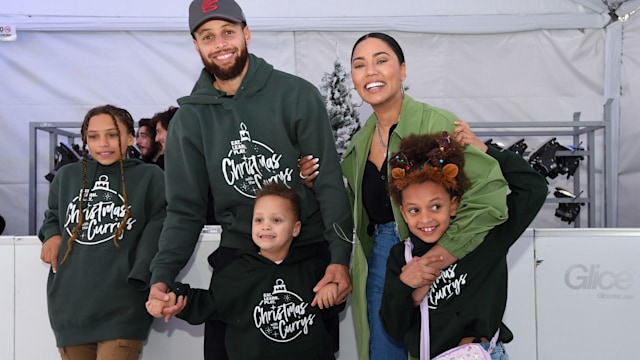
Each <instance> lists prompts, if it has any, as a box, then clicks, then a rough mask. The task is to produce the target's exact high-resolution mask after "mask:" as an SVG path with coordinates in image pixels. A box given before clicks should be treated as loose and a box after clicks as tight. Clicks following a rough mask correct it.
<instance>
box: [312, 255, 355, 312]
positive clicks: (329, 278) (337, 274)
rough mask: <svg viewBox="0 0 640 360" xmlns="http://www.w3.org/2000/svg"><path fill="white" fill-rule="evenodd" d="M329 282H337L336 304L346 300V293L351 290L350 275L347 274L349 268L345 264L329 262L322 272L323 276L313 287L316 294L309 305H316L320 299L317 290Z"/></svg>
mask: <svg viewBox="0 0 640 360" xmlns="http://www.w3.org/2000/svg"><path fill="white" fill-rule="evenodd" d="M329 283H337V284H338V296H337V301H336V304H342V303H343V302H345V301H346V300H347V295H349V293H350V292H351V289H352V286H351V277H350V276H349V268H348V267H347V266H346V265H340V264H329V266H327V270H326V271H325V273H324V277H323V278H322V279H320V281H319V282H318V284H316V286H315V287H314V288H313V292H315V293H316V296H315V297H314V298H313V301H312V302H311V306H316V305H317V304H318V302H319V301H321V299H319V298H318V292H319V291H320V289H322V288H323V287H324V286H325V285H327V284H329Z"/></svg>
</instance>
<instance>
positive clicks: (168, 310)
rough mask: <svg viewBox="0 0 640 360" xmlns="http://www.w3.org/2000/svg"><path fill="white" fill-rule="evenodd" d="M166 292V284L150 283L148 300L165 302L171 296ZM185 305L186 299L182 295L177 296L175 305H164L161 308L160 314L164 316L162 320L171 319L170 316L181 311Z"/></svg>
mask: <svg viewBox="0 0 640 360" xmlns="http://www.w3.org/2000/svg"><path fill="white" fill-rule="evenodd" d="M168 292H169V287H168V286H167V284H165V283H162V282H158V283H155V284H153V285H151V288H150V289H149V299H148V300H149V301H151V300H158V301H162V302H167V301H169V300H171V297H170V295H169V294H168ZM186 305H187V299H186V298H185V297H184V296H178V299H177V301H176V303H175V305H173V306H166V307H164V308H163V309H162V312H161V315H162V316H164V322H169V319H171V317H172V316H174V315H176V314H178V313H180V311H182V309H184V308H185V306H186ZM151 315H153V316H154V317H160V314H158V315H154V314H151Z"/></svg>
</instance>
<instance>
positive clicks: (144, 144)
mask: <svg viewBox="0 0 640 360" xmlns="http://www.w3.org/2000/svg"><path fill="white" fill-rule="evenodd" d="M136 145H137V146H138V150H140V155H141V156H140V158H141V159H142V161H144V162H146V163H152V164H155V163H156V161H158V157H160V155H161V150H162V145H161V144H160V143H157V142H156V128H155V127H154V126H151V119H147V118H143V119H140V120H139V121H138V136H137V137H136Z"/></svg>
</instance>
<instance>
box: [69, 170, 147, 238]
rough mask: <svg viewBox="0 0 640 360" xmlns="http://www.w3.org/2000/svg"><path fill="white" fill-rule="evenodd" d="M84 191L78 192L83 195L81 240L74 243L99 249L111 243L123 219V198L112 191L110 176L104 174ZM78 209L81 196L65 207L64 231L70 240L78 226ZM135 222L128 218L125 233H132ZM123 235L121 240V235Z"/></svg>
mask: <svg viewBox="0 0 640 360" xmlns="http://www.w3.org/2000/svg"><path fill="white" fill-rule="evenodd" d="M83 190H84V191H83ZM83 190H80V191H81V193H83V194H84V195H83V196H84V197H83V199H82V202H83V207H84V210H83V215H84V222H83V223H82V230H81V233H80V236H78V239H76V240H75V241H76V242H77V243H79V244H82V245H98V244H101V243H103V242H105V241H109V240H112V239H113V237H114V236H115V230H116V229H117V228H118V226H120V223H121V222H122V219H123V218H124V215H125V207H124V198H123V197H122V195H121V194H119V193H118V192H117V191H115V190H113V189H111V187H110V184H109V176H107V175H105V174H103V175H100V176H99V177H98V180H97V181H96V182H95V183H94V185H93V188H92V189H83ZM79 205H80V194H78V196H76V197H75V198H73V200H72V201H71V202H70V203H69V204H68V205H67V210H66V214H65V219H66V222H65V224H64V228H65V231H66V232H67V234H69V236H71V233H72V232H73V228H74V227H75V226H76V224H78V217H79V214H80V209H79ZM129 208H131V206H129ZM135 222H136V219H134V218H133V217H131V218H129V220H127V227H126V228H125V231H126V230H131V228H132V227H133V224H134V223H135ZM122 235H123V236H124V232H123V234H122ZM120 239H122V236H121V237H120ZM120 239H119V240H120Z"/></svg>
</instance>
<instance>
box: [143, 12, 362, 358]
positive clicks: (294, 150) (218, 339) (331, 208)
mask: <svg viewBox="0 0 640 360" xmlns="http://www.w3.org/2000/svg"><path fill="white" fill-rule="evenodd" d="M189 29H190V32H191V35H192V38H193V45H194V47H195V50H196V52H197V53H198V56H200V57H201V59H202V62H203V64H204V69H203V70H202V72H201V74H200V78H199V79H198V80H197V82H196V84H195V86H194V87H193V90H192V93H191V95H189V96H186V97H184V98H181V99H179V100H178V103H179V105H180V109H179V110H178V112H177V113H176V114H175V115H174V117H173V119H172V120H171V126H170V129H169V131H168V134H167V139H166V149H165V165H166V167H165V171H166V173H165V174H166V182H167V201H168V207H167V219H166V221H165V223H164V227H163V230H162V235H161V237H160V250H159V252H158V255H157V256H156V257H155V258H154V260H153V263H152V265H151V270H152V272H153V277H152V282H153V285H152V289H151V293H150V294H149V298H150V299H158V300H161V301H166V300H167V299H168V295H167V292H168V291H169V286H170V285H171V284H172V283H173V282H174V281H175V279H176V276H177V275H178V273H179V272H180V270H181V269H182V268H183V267H184V266H185V265H186V264H187V262H188V260H189V258H190V257H191V255H192V253H193V250H194V248H195V246H196V244H197V242H198V239H199V236H200V232H201V229H202V226H203V224H204V222H205V217H204V214H205V208H206V205H207V192H208V191H209V187H210V188H211V191H212V193H213V200H214V209H215V217H216V220H217V221H218V222H219V223H220V225H221V227H222V234H221V240H220V246H219V247H218V249H216V251H215V252H214V253H213V254H212V255H211V256H210V257H209V262H210V264H211V265H212V267H213V269H214V274H213V277H214V278H215V276H216V274H217V273H218V272H222V271H224V268H225V267H226V266H229V264H232V263H233V262H234V261H235V260H236V259H237V258H238V256H239V255H240V253H241V252H242V250H254V249H255V244H254V243H253V241H252V240H251V230H250V228H251V226H250V224H251V221H252V210H253V206H254V202H255V196H256V193H257V191H258V190H259V189H260V188H261V187H262V186H263V185H264V184H265V183H267V182H274V181H275V182H282V183H285V184H287V185H288V186H290V187H291V188H293V189H295V190H296V192H297V193H298V194H299V195H300V201H301V210H302V216H301V219H300V220H301V222H302V230H301V232H300V235H299V236H298V239H297V240H296V241H295V242H294V244H293V247H294V248H298V247H304V248H308V249H313V251H314V252H315V254H316V255H315V256H316V257H317V258H318V259H319V260H320V261H322V263H323V264H324V266H325V273H324V276H323V277H322V279H320V281H318V283H317V284H316V286H315V288H314V291H319V290H320V289H321V288H323V287H324V286H325V285H327V284H329V283H337V286H338V297H337V298H338V301H337V302H338V303H339V304H340V303H343V302H344V301H345V300H346V297H347V295H348V294H349V292H350V291H351V279H350V277H349V267H348V266H349V261H350V257H351V249H352V243H351V234H352V232H353V222H352V218H351V213H350V212H349V200H348V198H347V193H346V191H345V188H344V183H343V180H342V174H341V171H340V164H339V160H338V155H337V151H336V147H335V143H334V140H333V134H332V131H331V126H330V124H329V120H328V114H327V111H326V109H325V106H324V101H323V99H322V96H321V95H320V92H319V90H318V89H317V88H316V87H315V86H314V85H313V84H311V83H309V82H308V81H306V80H304V79H301V78H299V77H297V76H294V75H291V74H287V73H284V72H282V71H278V70H275V69H274V68H273V66H272V65H270V64H268V63H267V62H266V61H265V60H263V59H261V58H259V57H257V56H255V55H254V54H251V53H249V51H248V44H249V43H250V41H251V31H250V30H249V27H248V25H247V20H246V18H245V16H244V13H243V12H242V9H241V8H240V6H239V5H238V4H237V3H236V2H235V1H233V0H219V1H217V2H215V3H212V2H209V1H203V0H194V1H193V2H192V3H191V5H190V6H189ZM309 153H313V154H317V155H318V156H321V157H322V159H323V173H322V174H319V175H318V176H317V178H316V179H315V184H314V185H315V186H314V190H310V189H308V188H306V187H305V186H304V185H303V184H302V183H301V182H300V179H299V177H298V176H297V175H298V171H297V161H298V158H299V157H300V156H301V155H302V154H309ZM247 281H248V280H247ZM317 301H318V298H317V297H316V298H315V299H314V300H313V301H312V306H314V305H316V303H317ZM176 311H177V307H176V306H174V307H166V308H165V309H164V310H163V314H165V316H172V315H174V314H175V313H176ZM325 322H326V323H327V325H326V326H327V328H328V329H330V333H331V335H332V336H333V337H334V339H335V341H334V342H333V343H334V344H336V347H335V348H333V349H331V350H332V351H333V352H335V351H337V344H338V331H339V318H338V316H334V317H332V318H330V319H325ZM223 341H224V324H222V323H221V322H215V321H207V322H206V323H205V358H206V359H224V358H226V350H225V348H224V342H223Z"/></svg>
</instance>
